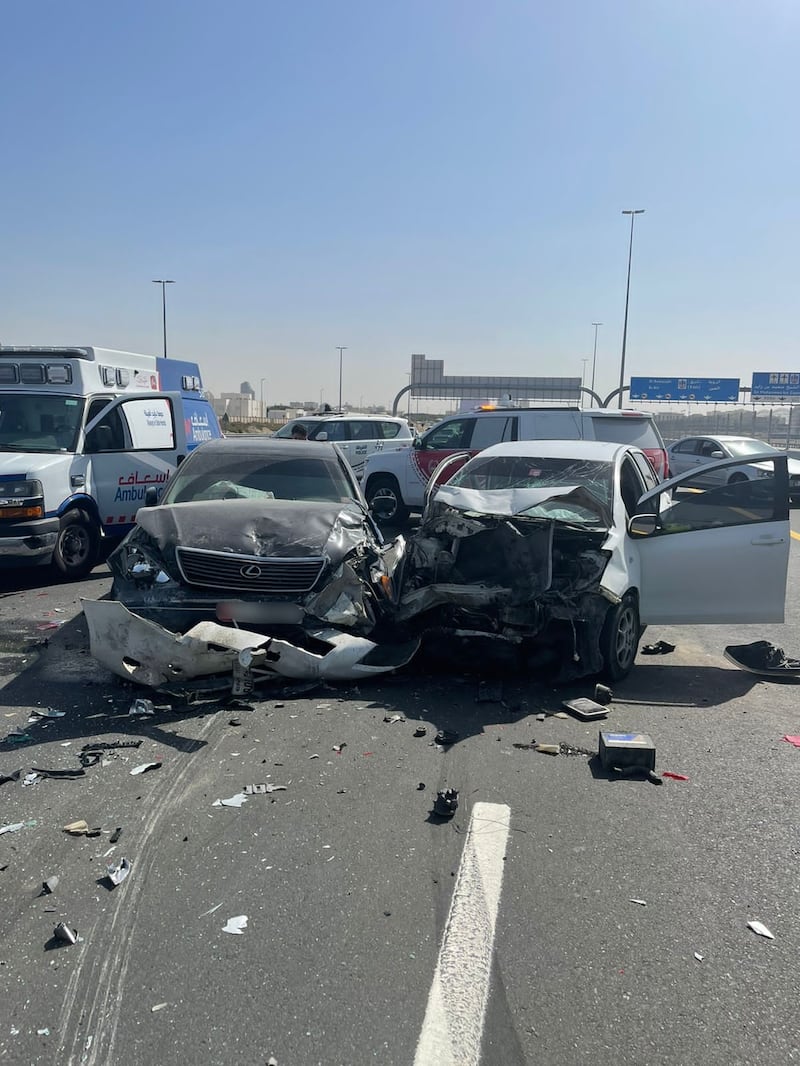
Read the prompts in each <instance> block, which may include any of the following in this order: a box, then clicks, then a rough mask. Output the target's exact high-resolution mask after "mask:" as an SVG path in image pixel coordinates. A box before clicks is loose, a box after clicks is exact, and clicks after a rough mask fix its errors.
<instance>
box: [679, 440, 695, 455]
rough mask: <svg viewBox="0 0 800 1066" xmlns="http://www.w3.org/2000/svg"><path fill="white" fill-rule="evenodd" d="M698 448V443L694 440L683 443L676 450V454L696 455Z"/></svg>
mask: <svg viewBox="0 0 800 1066" xmlns="http://www.w3.org/2000/svg"><path fill="white" fill-rule="evenodd" d="M696 448H697V441H696V440H695V439H694V438H692V439H691V440H684V441H681V443H680V444H678V445H677V446H676V448H675V451H676V452H680V453H681V455H694V454H695V449H696Z"/></svg>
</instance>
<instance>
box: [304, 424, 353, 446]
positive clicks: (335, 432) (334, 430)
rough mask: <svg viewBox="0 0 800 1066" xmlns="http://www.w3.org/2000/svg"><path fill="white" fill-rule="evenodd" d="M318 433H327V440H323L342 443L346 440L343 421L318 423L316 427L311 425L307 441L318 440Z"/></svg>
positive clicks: (345, 427) (345, 428) (345, 429)
mask: <svg viewBox="0 0 800 1066" xmlns="http://www.w3.org/2000/svg"><path fill="white" fill-rule="evenodd" d="M320 433H327V434H328V436H327V438H323V440H325V439H327V440H334V441H342V440H347V426H346V425H345V423H344V422H343V421H338V422H337V421H335V420H333V419H332V420H331V421H330V422H319V423H318V424H317V425H312V427H311V429H310V430H309V431H308V439H309V440H318V439H319V435H320Z"/></svg>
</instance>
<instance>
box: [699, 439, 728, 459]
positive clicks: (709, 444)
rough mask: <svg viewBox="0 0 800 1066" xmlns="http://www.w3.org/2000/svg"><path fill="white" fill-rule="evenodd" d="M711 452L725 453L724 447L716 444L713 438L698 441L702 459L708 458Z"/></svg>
mask: <svg viewBox="0 0 800 1066" xmlns="http://www.w3.org/2000/svg"><path fill="white" fill-rule="evenodd" d="M713 452H722V454H723V455H724V454H725V449H724V448H723V447H722V445H721V444H718V443H717V441H715V440H701V441H700V454H701V455H702V456H703V458H704V459H710V458H711V457H712V453H713Z"/></svg>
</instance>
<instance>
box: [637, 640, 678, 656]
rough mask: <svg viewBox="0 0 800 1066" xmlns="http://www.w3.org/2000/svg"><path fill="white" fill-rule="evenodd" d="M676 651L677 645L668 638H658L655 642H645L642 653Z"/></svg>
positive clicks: (659, 653)
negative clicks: (667, 639)
mask: <svg viewBox="0 0 800 1066" xmlns="http://www.w3.org/2000/svg"><path fill="white" fill-rule="evenodd" d="M673 651H675V645H674V644H670V643H669V641H666V640H658V641H656V643H655V644H645V645H644V647H643V648H642V649H641V652H642V655H669V653H670V652H673Z"/></svg>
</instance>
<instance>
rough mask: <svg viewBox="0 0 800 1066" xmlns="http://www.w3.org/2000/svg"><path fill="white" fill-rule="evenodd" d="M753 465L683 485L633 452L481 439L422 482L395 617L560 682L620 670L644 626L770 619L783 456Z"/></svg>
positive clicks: (775, 600) (778, 587)
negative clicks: (719, 480)
mask: <svg viewBox="0 0 800 1066" xmlns="http://www.w3.org/2000/svg"><path fill="white" fill-rule="evenodd" d="M765 466H766V469H765V474H764V477H763V478H760V479H759V480H758V481H751V482H744V483H734V484H732V485H724V486H723V487H722V488H720V489H712V490H710V491H708V492H696V491H695V492H691V493H688V492H684V491H683V490H684V485H683V482H684V480H685V479H684V478H676V479H673V480H671V481H669V482H665V483H662V484H659V483H658V479H657V477H656V475H655V473H654V471H653V468H652V467H651V465H650V463H649V460H648V459H647V457H646V456H645V455H644V453H643V452H641V451H640V450H639V449H638V448H635V447H632V446H626V445H619V444H604V443H600V442H588V441H586V442H585V441H520V442H515V443H507V444H499V445H495V446H494V447H491V448H487V449H486V450H485V451H483V452H481V453H480V454H479V455H477V456H475V457H474V458H473V459H471V460H470V461H469V462H468V463H467V464H466V465H465V466H463V467H462V468H461V469H460V470H459V471H458V473H456V474H455V475H454V477H453V478H452V480H451V481H450V482H449V483H447V484H444V485H440V486H439V487H438V488H432V489H431V490H430V497H429V500H428V504H427V507H426V509H425V512H424V514H423V519H422V523H421V526H420V529H419V532H418V534H417V535H416V536H415V537H414V539H413V540H412V542H411V544H410V551H409V559H408V562H407V568H406V578H405V583H404V589H403V593H402V597H401V601H400V604H399V606H398V609H397V612H396V617H397V619H398V621H401V622H402V621H406V622H409V623H410V622H412V621H413V624H414V626H415V628H416V629H417V630H418V631H420V632H423V633H425V632H427V633H428V634H430V633H436V632H438V633H446V634H448V635H449V636H450V637H451V638H452V637H453V636H457V637H462V638H465V639H466V640H469V639H475V638H484V639H485V638H489V639H490V640H491V641H501V642H504V643H505V644H508V645H511V646H516V647H517V648H518V649H519V653H520V656H521V657H522V660H523V662H525V663H527V664H528V665H530V666H532V667H539V668H541V667H549V668H550V669H551V672H552V673H553V674H554V675H555V677H556V678H557V679H558V680H561V681H564V680H568V679H570V678H574V677H579V676H583V675H588V674H597V673H602V674H605V676H606V677H608V678H610V679H619V678H621V677H624V676H625V675H626V674H627V673H628V672H629V671H630V669H631V667H632V666H633V662H634V659H635V657H636V651H637V647H638V644H639V638H640V635H641V632H642V627H643V624H646V623H656V622H659V623H669V624H676V623H692V624H696V623H699V622H711V623H738V622H767V621H782V620H783V609H784V599H785V588H786V569H787V564H788V553H789V521H788V517H789V516H788V503H787V499H788V493H787V488H786V479H787V473H786V462H785V458H782V457H777V456H772V457H768V458H766V459H765ZM687 477H688V475H687Z"/></svg>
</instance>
